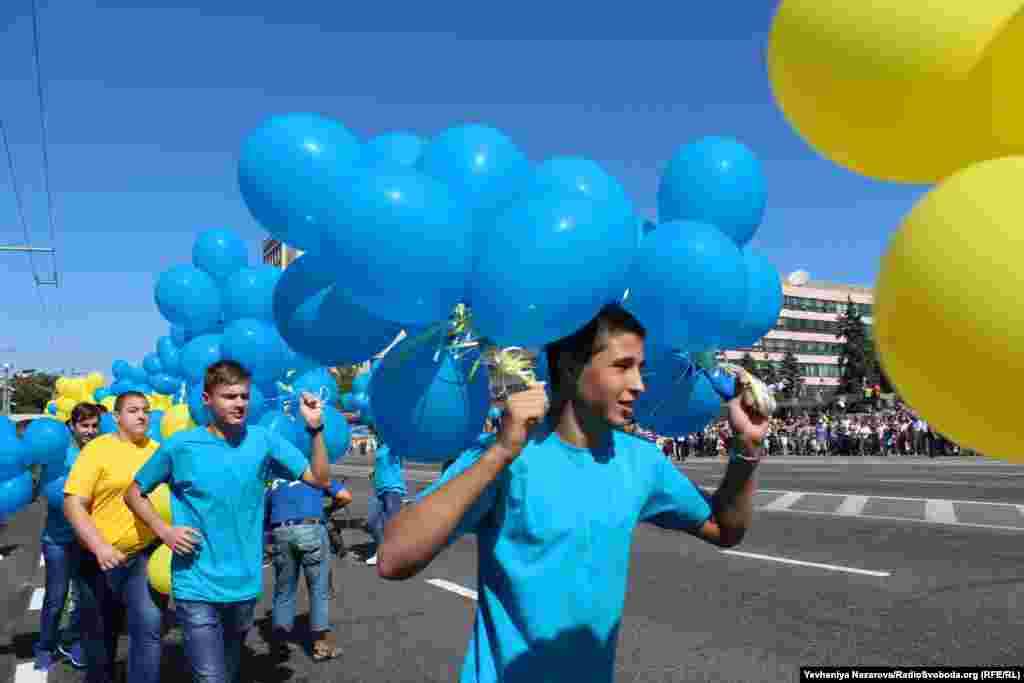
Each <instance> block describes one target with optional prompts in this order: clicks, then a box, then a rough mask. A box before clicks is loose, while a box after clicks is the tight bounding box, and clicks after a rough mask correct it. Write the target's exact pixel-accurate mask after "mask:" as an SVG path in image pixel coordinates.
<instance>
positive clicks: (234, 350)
mask: <svg viewBox="0 0 1024 683" xmlns="http://www.w3.org/2000/svg"><path fill="white" fill-rule="evenodd" d="M284 346H285V344H284V340H282V339H281V335H279V334H278V333H277V330H276V329H275V328H274V327H273V326H272V325H271V324H270V323H267V322H263V321H262V320H255V319H253V318H242V319H241V320H236V321H234V322H233V323H231V324H230V325H228V326H227V328H226V329H225V330H224V336H223V337H222V341H221V350H222V353H223V356H224V358H225V359H229V360H233V361H236V362H238V363H240V364H241V365H242V367H244V368H245V369H246V370H248V371H249V372H250V373H251V374H252V380H253V382H255V383H256V384H266V383H267V382H272V381H274V380H275V379H277V378H278V377H280V376H281V375H282V374H283V372H284V361H285V353H284Z"/></svg>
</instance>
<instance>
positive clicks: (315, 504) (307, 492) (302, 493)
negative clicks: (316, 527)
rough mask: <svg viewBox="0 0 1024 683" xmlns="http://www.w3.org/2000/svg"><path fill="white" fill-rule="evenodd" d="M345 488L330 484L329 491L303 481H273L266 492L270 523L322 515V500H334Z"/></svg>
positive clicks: (334, 483)
mask: <svg viewBox="0 0 1024 683" xmlns="http://www.w3.org/2000/svg"><path fill="white" fill-rule="evenodd" d="M343 490H345V488H344V487H343V486H342V485H341V484H338V483H337V482H333V481H332V482H331V486H330V488H329V489H327V490H324V489H318V488H316V487H315V486H310V485H309V484H307V483H306V482H304V481H301V480H299V481H285V480H282V479H275V480H274V482H273V483H272V484H271V486H270V490H269V491H268V492H267V502H268V504H269V507H270V510H269V512H270V523H271V524H280V523H281V522H287V521H289V520H292V519H306V518H316V519H320V518H321V517H323V514H324V498H325V497H326V498H334V496H336V495H338V493H340V492H341V491H343Z"/></svg>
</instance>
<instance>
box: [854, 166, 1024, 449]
mask: <svg viewBox="0 0 1024 683" xmlns="http://www.w3.org/2000/svg"><path fill="white" fill-rule="evenodd" d="M1021 188H1024V157H1008V158H1005V159H998V160H995V161H986V162H983V163H980V164H976V165H974V166H971V167H969V168H967V169H965V170H963V171H961V172H960V173H957V174H955V175H953V176H951V177H950V178H948V179H947V180H945V181H944V182H942V183H941V184H939V185H938V186H937V187H936V188H935V189H933V190H932V191H931V192H930V193H929V194H927V195H926V196H925V197H924V198H923V199H922V200H921V201H920V202H919V203H918V205H917V206H915V207H914V209H913V210H912V211H911V212H910V214H909V215H908V216H907V218H906V220H905V221H904V223H903V225H902V226H901V227H900V229H899V231H898V232H897V233H896V234H895V236H894V237H893V239H892V242H891V243H890V245H889V248H888V250H887V251H886V253H885V255H884V256H883V258H882V264H881V269H880V272H879V276H878V282H877V286H876V290H875V305H874V315H875V321H874V324H875V332H874V334H875V341H876V344H877V348H878V352H879V356H880V358H881V361H882V364H883V366H884V368H885V372H886V374H887V375H888V376H889V378H890V379H891V380H892V382H893V384H895V386H896V388H897V389H898V390H899V393H900V394H901V396H902V397H903V398H904V400H906V402H907V403H908V404H909V405H910V406H912V407H913V408H914V409H915V410H916V411H918V412H919V413H920V414H921V415H922V416H923V417H924V419H925V420H926V421H928V422H929V423H930V424H931V425H932V426H933V427H934V428H935V429H936V430H938V431H939V432H940V433H942V434H944V435H946V436H947V437H949V438H950V439H952V440H953V441H955V442H956V443H958V444H960V445H961V446H963V447H966V448H971V449H973V450H976V451H978V452H979V453H981V454H983V455H987V456H992V457H996V458H1001V459H1004V460H1010V461H1012V462H1024V446H1022V444H1024V420H1021V418H1020V411H1019V406H1018V405H1017V398H1018V394H1017V391H1019V390H1020V388H1021V387H1022V386H1024V358H1022V356H1021V353H1020V350H1021V348H1024V305H1022V302H1021V293H1022V292H1024V267H1022V263H1024V230H1022V229H1021V227H1022V226H1021V217H1022V216H1024V194H1022V192H1021Z"/></svg>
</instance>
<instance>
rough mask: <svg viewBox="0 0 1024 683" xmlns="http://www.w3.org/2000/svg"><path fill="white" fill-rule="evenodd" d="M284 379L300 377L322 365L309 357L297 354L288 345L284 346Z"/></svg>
mask: <svg viewBox="0 0 1024 683" xmlns="http://www.w3.org/2000/svg"><path fill="white" fill-rule="evenodd" d="M282 367H284V375H283V376H284V377H286V378H287V377H298V376H299V375H302V374H305V373H307V372H309V371H310V370H312V369H314V368H318V367H320V364H319V363H317V362H316V361H315V360H313V359H312V358H310V357H309V356H307V355H305V354H302V353H299V352H297V351H296V350H295V349H293V348H292V347H290V346H288V345H287V344H285V345H284V363H283V364H282Z"/></svg>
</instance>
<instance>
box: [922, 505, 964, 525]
mask: <svg viewBox="0 0 1024 683" xmlns="http://www.w3.org/2000/svg"><path fill="white" fill-rule="evenodd" d="M924 517H925V519H927V520H928V521H929V522H939V523H940V524H956V522H957V519H956V510H955V509H954V508H953V503H951V502H949V501H948V500H929V501H927V502H926V503H925V504H924Z"/></svg>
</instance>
